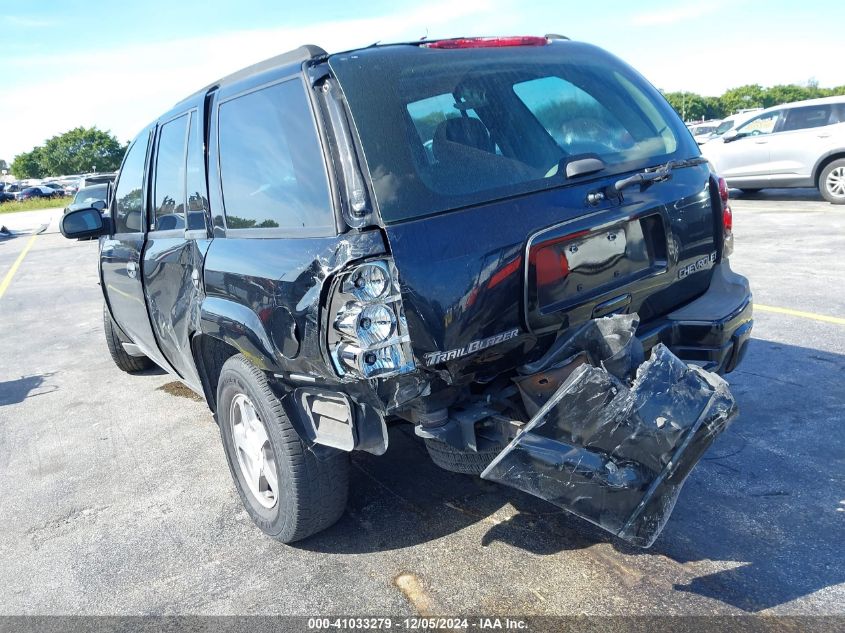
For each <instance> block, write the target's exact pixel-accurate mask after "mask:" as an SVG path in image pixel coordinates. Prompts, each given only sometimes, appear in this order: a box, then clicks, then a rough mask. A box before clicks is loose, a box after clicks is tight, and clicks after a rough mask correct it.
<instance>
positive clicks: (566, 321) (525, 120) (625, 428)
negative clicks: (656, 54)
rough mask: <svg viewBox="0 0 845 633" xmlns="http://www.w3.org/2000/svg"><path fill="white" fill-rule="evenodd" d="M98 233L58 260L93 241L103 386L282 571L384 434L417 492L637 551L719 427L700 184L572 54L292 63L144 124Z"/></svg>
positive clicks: (335, 508) (687, 158)
mask: <svg viewBox="0 0 845 633" xmlns="http://www.w3.org/2000/svg"><path fill="white" fill-rule="evenodd" d="M105 206H106V205H104V204H102V203H96V204H95V205H94V208H89V209H83V210H77V211H73V212H71V213H68V214H67V215H66V216H65V217H64V218H63V221H62V231H63V233H64V234H65V235H66V236H67V237H73V238H83V237H90V236H94V235H98V236H100V237H101V239H100V275H101V282H102V288H103V293H104V296H105V307H104V324H105V332H106V340H107V343H108V346H109V350H110V352H111V355H112V358H113V359H114V361H115V362H116V364H117V365H118V366H119V367H120V368H121V369H123V370H125V371H138V370H143V369H145V368H146V367H148V366H149V365H150V363H155V364H157V365H159V366H161V367H163V368H165V369H166V370H167V371H169V372H171V373H173V374H175V375H176V376H178V377H179V378H180V379H181V380H182V381H183V382H184V383H185V384H186V385H188V386H189V387H191V388H192V389H193V390H195V391H196V392H198V393H200V394H203V395H204V397H205V399H206V401H207V402H208V405H209V407H210V408H211V410H212V411H213V412H214V414H215V418H216V420H217V422H218V424H219V426H220V430H221V435H222V439H223V445H224V447H225V451H226V455H227V458H228V461H229V465H230V468H231V471H232V475H233V478H234V480H235V482H236V484H237V488H238V491H239V493H240V496H241V498H242V501H243V502H244V505H245V507H246V508H247V510H248V511H249V513H250V515H251V516H252V518H253V519H254V520H255V522H256V523H257V524H258V525H259V526H260V527H261V529H263V530H264V531H265V532H267V533H268V534H270V535H272V536H274V537H276V538H278V539H280V540H282V541H285V542H291V541H294V540H297V539H301V538H304V537H306V536H308V535H310V534H313V533H315V532H317V531H319V530H321V529H324V528H326V527H327V526H329V525H331V524H332V523H333V522H334V521H336V520H337V519H338V517H339V516H340V515H341V514H342V512H343V509H344V506H345V502H346V496H347V485H348V478H349V453H350V452H351V451H353V450H362V451H368V452H371V453H375V454H381V453H383V452H384V451H385V450H386V449H387V445H388V433H387V426H388V424H391V423H394V422H408V423H411V424H413V425H415V429H416V433H417V435H419V436H420V437H422V438H423V440H424V441H425V444H426V446H427V448H428V450H429V453H430V455H431V457H432V458H433V459H434V461H435V462H436V463H437V464H438V465H440V466H442V467H444V468H447V469H449V470H452V471H456V472H463V473H472V474H476V475H478V474H480V475H481V476H482V477H485V478H487V479H491V480H494V481H501V482H503V483H506V484H508V485H511V486H514V487H517V488H520V489H522V490H527V491H528V492H531V493H532V494H536V495H539V496H541V497H544V498H546V499H548V500H550V501H552V502H553V503H557V504H558V505H560V506H561V507H564V508H567V509H569V510H571V511H573V512H575V513H576V514H579V515H580V516H583V517H585V518H587V519H589V520H591V521H594V522H595V523H598V524H600V525H602V526H603V527H605V528H607V529H609V530H611V531H613V532H614V533H615V534H617V535H619V536H621V537H622V538H625V539H627V540H628V541H630V542H633V543H637V544H640V545H649V544H650V543H651V542H652V541H653V540H654V538H656V536H657V534H658V533H659V531H660V528H661V527H662V525H663V524H664V523H665V520H666V519H667V518H668V515H669V512H670V511H671V507H672V505H673V502H674V498H675V496H676V495H677V494H678V491H679V489H680V485H681V483H682V482H683V479H684V477H685V476H686V474H687V473H688V472H689V469H690V468H692V466H693V465H694V464H695V463H696V462H697V461H698V459H699V457H700V455H701V453H702V452H703V451H704V450H705V449H706V448H707V447H708V446H709V444H710V443H711V442H712V441H713V438H714V437H715V436H716V435H717V434H718V432H720V431H721V430H722V429H723V428H725V427H726V426H727V424H728V422H729V421H730V420H731V419H732V418H733V415H734V413H735V412H736V406H735V403H734V402H733V400H732V398H731V396H730V392H729V391H728V390H727V387H726V383H725V382H724V381H723V380H722V379H721V378H720V377H719V376H718V375H717V374H720V373H725V372H729V371H731V370H732V369H733V368H734V367H735V366H736V364H737V363H738V362H739V360H740V358H741V357H742V354H743V351H744V349H745V344H746V341H747V339H748V337H749V335H750V331H751V325H752V307H751V306H752V304H751V294H750V290H749V286H748V282H747V281H746V280H745V279H744V278H743V277H741V276H739V275H737V274H735V273H733V272H732V271H731V269H730V267H729V263H728V259H727V255H728V254H729V251H730V250H731V248H732V233H731V228H732V227H731V214H730V208H729V206H728V199H727V189H726V187H725V185H724V181H723V180H721V179H719V178H718V177H717V176H715V175H714V174H713V173H712V172H711V170H710V168H709V166H708V164H707V163H706V162H705V161H704V160H703V159H702V158H701V157H700V153H699V150H698V146H697V145H696V143H695V141H694V140H693V138H692V137H691V136H690V134H689V132H688V131H687V129H686V128H685V126H684V124H683V122H682V121H681V120H680V119H679V118H678V116H677V115H676V114H675V112H674V111H673V110H672V109H671V107H670V106H669V105H668V104H667V102H666V101H665V100H664V99H663V97H661V96H660V94H659V93H658V92H657V91H656V90H655V89H654V88H653V87H652V86H651V85H650V84H648V83H647V82H646V81H645V80H644V79H643V78H642V77H641V76H640V75H638V74H637V73H636V72H635V71H633V70H632V69H631V68H629V67H628V66H627V65H625V64H624V63H623V62H621V61H619V60H618V59H616V58H615V57H613V56H611V55H609V54H608V53H606V52H604V51H602V50H600V49H598V48H595V47H593V46H590V45H587V44H584V43H578V42H572V41H568V40H565V39H562V38H558V37H552V36H548V37H513V38H465V39H452V40H439V41H424V42H413V43H406V44H395V45H384V46H371V47H368V48H364V49H359V50H353V51H348V52H343V53H337V54H332V55H329V54H327V53H326V52H325V51H323V50H321V49H319V48H317V47H314V46H305V47H302V48H299V49H297V50H295V51H292V52H289V53H286V54H284V55H281V56H278V57H275V58H272V59H269V60H266V61H264V62H261V63H259V64H256V65H254V66H250V67H248V68H246V69H244V70H242V71H240V72H237V73H235V74H233V75H230V76H228V77H225V78H223V79H221V80H220V81H218V82H215V83H214V84H212V85H210V86H208V87H207V88H204V89H202V90H200V91H199V92H197V93H195V94H193V95H192V96H190V97H188V98H186V99H185V100H184V101H181V102H180V103H178V104H177V105H176V106H175V107H173V108H172V109H171V110H170V111H169V112H167V113H166V114H164V115H163V116H162V117H161V118H159V119H158V120H156V121H155V122H153V123H151V124H150V125H149V126H148V127H147V128H146V129H144V130H143V131H142V132H141V133H140V134H139V135H138V136H137V137H136V138H135V140H134V141H133V142H132V143H131V145H130V147H129V149H128V151H127V153H126V156H125V158H124V160H123V164H122V166H121V169H120V175H119V177H118V179H117V182H116V183H115V185H114V188H113V192H112V194H111V196H110V202H109V204H108V209H107V210H106V209H105ZM104 211H108V212H107V213H105V212H104ZM670 350H671V351H670ZM646 358H647V359H648V360H645V359H646ZM679 358H680V359H683V362H682V361H681V360H679Z"/></svg>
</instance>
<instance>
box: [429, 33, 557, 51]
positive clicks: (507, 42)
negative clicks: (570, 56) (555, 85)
mask: <svg viewBox="0 0 845 633" xmlns="http://www.w3.org/2000/svg"><path fill="white" fill-rule="evenodd" d="M548 43H549V40H548V39H547V38H545V37H537V36H533V35H522V36H511V37H458V38H455V39H451V40H436V41H434V42H424V43H423V44H421V45H420V46H422V47H423V48H448V49H454V48H500V47H507V46H545V45H546V44H548Z"/></svg>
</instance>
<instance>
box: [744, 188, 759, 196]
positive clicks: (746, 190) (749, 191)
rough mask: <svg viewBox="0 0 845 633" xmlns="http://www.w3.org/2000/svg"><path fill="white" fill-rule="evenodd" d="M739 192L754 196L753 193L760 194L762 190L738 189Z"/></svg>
mask: <svg viewBox="0 0 845 633" xmlns="http://www.w3.org/2000/svg"><path fill="white" fill-rule="evenodd" d="M740 191H741V192H742V193H744V194H748V195H754V194H755V193H760V192H761V191H762V189H745V188H743V189H740Z"/></svg>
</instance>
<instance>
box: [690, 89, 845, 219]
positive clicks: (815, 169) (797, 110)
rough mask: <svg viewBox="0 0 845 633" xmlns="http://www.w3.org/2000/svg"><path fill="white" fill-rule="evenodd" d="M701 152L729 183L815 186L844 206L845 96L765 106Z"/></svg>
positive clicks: (750, 187)
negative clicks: (765, 107)
mask: <svg viewBox="0 0 845 633" xmlns="http://www.w3.org/2000/svg"><path fill="white" fill-rule="evenodd" d="M701 152H702V154H704V156H706V157H707V159H708V160H709V161H710V162H711V164H712V165H713V167H714V168H715V169H716V171H717V172H718V173H719V175H720V176H722V177H724V178H725V179H726V180H727V181H728V185H729V186H731V187H738V188H739V189H742V190H743V191H745V192H756V191H759V190H760V189H766V188H771V187H818V189H819V191H820V192H821V194H822V196H824V198H825V200H827V201H828V202H831V203H833V204H845V96H840V97H825V98H823V99H810V100H808V101H796V102H795V103H788V104H784V105H779V106H775V107H772V108H767V109H766V110H762V111H761V112H758V113H756V114H755V115H754V116H753V117H751V118H750V119H749V120H748V121H746V122H745V123H742V124H740V125H737V126H736V128H734V129H733V130H730V131H728V132H727V133H725V134H724V135H723V136H722V137H720V138H716V139H713V140H711V141H709V142H707V143H705V144H704V145H702V146H701Z"/></svg>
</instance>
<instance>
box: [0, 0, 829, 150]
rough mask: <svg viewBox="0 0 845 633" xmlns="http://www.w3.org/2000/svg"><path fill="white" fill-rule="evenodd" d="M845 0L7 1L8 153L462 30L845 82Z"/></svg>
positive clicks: (1, 21) (749, 76)
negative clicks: (232, 82)
mask: <svg viewBox="0 0 845 633" xmlns="http://www.w3.org/2000/svg"><path fill="white" fill-rule="evenodd" d="M843 24H845V2H844V1H843V0H805V1H804V2H794V1H786V0H768V1H766V0H731V1H724V0H698V1H690V0H652V1H649V0H644V1H642V2H630V1H624V0H615V1H610V0H590V1H589V2H583V0H577V1H575V0H538V1H529V0H428V2H408V1H405V0H392V1H385V0H367V1H366V2H353V1H350V0H343V1H341V2H336V1H334V0H323V1H322V2H319V3H318V2H296V3H293V2H287V1H285V0H276V1H269V0H238V1H237V2H219V3H218V2H216V1H215V0H145V1H144V2H140V1H137V0H121V1H120V2H114V0H23V1H22V0H0V77H2V81H0V159H5V160H6V161H8V162H11V161H12V159H13V158H14V156H15V155H17V154H19V153H21V152H23V151H29V150H30V149H32V148H33V147H34V146H36V145H40V144H42V143H43V142H44V141H45V140H46V139H48V138H50V137H51V136H54V135H56V134H60V133H62V132H65V131H67V130H69V129H72V128H74V127H78V126H85V127H90V126H97V127H99V128H100V129H102V130H108V131H110V132H111V133H113V134H114V135H116V136H117V137H118V139H119V140H120V141H122V142H125V141H128V140H129V139H131V138H132V137H134V136H135V134H136V133H137V132H138V131H139V130H140V129H141V128H142V127H144V126H145V125H146V124H147V123H149V122H150V121H152V120H154V119H155V118H156V117H157V116H158V115H159V114H161V113H162V112H164V111H165V110H167V109H168V108H169V107H170V106H172V105H173V104H175V103H176V102H177V101H179V100H181V99H182V98H183V97H185V96H187V95H188V94H190V93H192V92H194V91H195V90H197V89H199V88H201V87H202V86H204V85H206V84H209V83H211V82H212V81H214V80H216V79H218V78H219V77H222V76H223V75H226V74H228V73H230V72H232V71H235V70H238V69H239V68H242V67H243V66H246V65H249V64H251V63H254V62H256V61H260V60H262V59H265V58H267V57H271V56H273V55H276V54H278V53H281V52H284V51H286V50H290V49H292V48H296V47H297V46H299V45H301V44H306V43H309V44H317V45H319V46H321V47H323V48H324V49H326V50H327V51H329V52H334V51H341V50H347V49H350V48H354V47H358V46H366V45H369V44H372V43H374V42H376V41H381V42H395V41H407V40H416V39H420V38H422V37H425V36H427V37H428V38H429V39H434V38H440V37H455V36H461V35H544V34H546V33H560V34H562V35H566V36H567V37H570V38H571V39H577V40H581V41H585V42H590V43H592V44H596V45H598V46H601V47H602V48H605V49H607V50H609V51H610V52H612V53H614V54H615V55H617V56H619V57H621V58H622V59H623V60H625V61H626V62H628V63H629V64H631V65H632V66H634V67H635V68H636V69H637V70H638V71H639V72H640V73H642V74H643V75H644V76H645V77H646V78H647V79H648V80H649V81H651V82H652V83H653V84H654V85H655V86H657V87H658V88H660V89H662V90H666V91H675V90H688V91H691V92H697V93H699V94H705V95H719V94H721V93H722V92H724V91H725V90H726V89H728V88H731V87H735V86H739V85H743V84H749V83H759V84H761V85H764V86H769V85H774V84H780V83H802V84H805V83H807V81H809V80H811V79H813V80H815V81H818V83H819V85H821V86H823V87H829V86H836V85H843V84H845V64H843V63H842V59H843V57H845V40H843V38H842V36H841V33H842V25H843Z"/></svg>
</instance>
